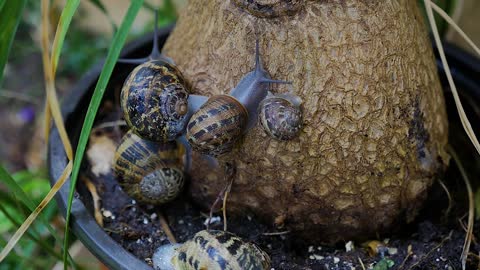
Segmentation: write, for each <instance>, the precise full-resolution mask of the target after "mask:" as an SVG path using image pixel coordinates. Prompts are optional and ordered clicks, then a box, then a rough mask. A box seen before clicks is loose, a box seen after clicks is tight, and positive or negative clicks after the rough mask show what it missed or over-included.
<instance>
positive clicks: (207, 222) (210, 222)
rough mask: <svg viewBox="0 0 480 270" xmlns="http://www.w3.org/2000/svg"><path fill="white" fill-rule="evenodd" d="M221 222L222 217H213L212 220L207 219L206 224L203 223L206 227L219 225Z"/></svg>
mask: <svg viewBox="0 0 480 270" xmlns="http://www.w3.org/2000/svg"><path fill="white" fill-rule="evenodd" d="M220 221H222V219H221V218H220V217H212V219H210V218H207V219H205V222H203V224H204V225H207V224H215V223H219V222H220Z"/></svg>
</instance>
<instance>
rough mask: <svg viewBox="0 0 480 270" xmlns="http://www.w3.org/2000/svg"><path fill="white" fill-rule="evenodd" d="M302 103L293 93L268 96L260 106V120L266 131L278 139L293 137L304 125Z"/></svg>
mask: <svg viewBox="0 0 480 270" xmlns="http://www.w3.org/2000/svg"><path fill="white" fill-rule="evenodd" d="M301 103H302V100H301V99H300V98H299V97H297V96H295V95H292V94H277V95H271V94H270V95H269V96H267V98H265V99H264V100H263V101H262V103H261V104H260V107H259V120H260V123H261V124H262V127H263V129H264V130H265V132H266V133H267V134H268V135H270V136H271V137H272V138H274V139H277V140H282V141H284V140H291V139H293V138H294V137H295V136H296V135H297V134H298V132H299V131H300V128H301V126H302V110H301V109H300V104H301Z"/></svg>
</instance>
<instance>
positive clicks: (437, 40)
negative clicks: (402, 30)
mask: <svg viewBox="0 0 480 270" xmlns="http://www.w3.org/2000/svg"><path fill="white" fill-rule="evenodd" d="M424 3H425V10H426V12H427V17H428V21H429V23H430V27H431V29H432V33H433V37H434V38H435V43H436V44H437V47H438V53H439V55H440V59H441V60H442V64H443V67H444V68H445V74H446V75H447V80H448V84H449V85H450V88H451V90H452V94H453V98H454V100H455V105H456V106H457V110H458V114H459V116H460V120H461V122H462V125H463V128H464V130H465V132H466V133H467V136H468V138H469V139H470V141H471V142H472V143H473V145H474V146H475V149H476V150H477V152H478V153H479V154H480V143H479V142H478V139H477V136H476V135H475V133H474V132H473V129H472V125H471V124H470V121H469V120H468V117H467V115H466V114H465V111H464V109H463V105H462V102H461V101H460V97H459V95H458V91H457V87H456V86H455V83H454V82H453V77H452V73H451V72H450V66H449V65H448V62H447V58H446V57H445V52H444V50H443V46H442V42H441V40H440V35H439V33H438V29H437V25H436V24H435V19H434V17H433V10H432V2H431V1H430V0H424Z"/></svg>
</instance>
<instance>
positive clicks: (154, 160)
mask: <svg viewBox="0 0 480 270" xmlns="http://www.w3.org/2000/svg"><path fill="white" fill-rule="evenodd" d="M183 156H184V149H183V147H182V146H181V145H179V144H177V142H175V141H171V142H164V143H156V142H152V141H148V140H145V139H142V138H140V137H139V136H137V135H136V134H134V133H133V132H132V131H128V132H127V133H126V134H125V135H124V136H123V138H122V140H121V142H120V145H119V146H118V148H117V151H116V152H115V156H114V160H113V165H114V173H115V175H116V176H117V178H118V182H119V184H120V186H121V187H122V189H123V190H124V191H125V192H126V193H127V194H128V195H129V196H130V197H132V198H134V199H135V200H137V201H139V202H142V203H147V204H163V203H166V202H169V201H171V200H173V199H174V198H175V197H177V195H178V194H179V193H180V192H181V191H182V188H183V185H184V182H185V177H184V173H183Z"/></svg>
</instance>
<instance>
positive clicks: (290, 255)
mask: <svg viewBox="0 0 480 270" xmlns="http://www.w3.org/2000/svg"><path fill="white" fill-rule="evenodd" d="M113 87H114V89H112V90H114V92H115V94H114V95H113V96H114V97H112V99H110V100H109V99H106V100H105V101H104V102H103V105H102V107H101V109H100V111H99V114H98V116H97V119H96V124H95V127H94V130H93V131H92V134H91V137H90V142H89V146H88V149H87V160H86V162H84V163H83V173H82V175H81V177H80V180H81V181H80V182H79V185H78V188H77V189H78V192H79V194H80V198H81V199H82V200H83V202H84V203H85V205H86V206H87V208H88V209H89V211H90V212H91V214H92V216H94V217H95V218H96V220H97V222H98V223H99V224H100V225H101V226H102V227H103V228H104V230H105V231H106V232H107V233H108V234H109V235H110V236H111V237H112V238H113V239H115V240H116V241H117V242H118V243H120V244H121V245H122V246H123V247H124V248H125V249H126V250H128V251H129V252H131V253H133V254H134V255H135V256H136V257H138V258H139V259H141V260H143V261H145V262H147V263H148V264H150V265H152V260H151V257H152V254H153V252H154V251H155V249H156V248H158V247H159V246H160V245H163V244H168V243H169V241H168V240H167V237H166V235H165V233H164V232H163V230H162V226H161V222H160V217H161V215H163V216H164V217H165V218H166V220H167V221H168V224H169V226H170V228H171V230H172V232H173V234H174V235H175V237H176V239H177V240H178V241H179V242H184V241H186V240H188V239H190V238H191V237H192V236H193V235H194V234H195V233H196V232H198V231H200V230H203V229H205V228H206V226H205V221H206V219H207V218H208V216H209V213H208V211H202V210H200V209H198V208H196V207H195V206H194V205H192V204H191V203H190V201H189V199H188V196H187V194H186V193H187V192H184V194H183V195H182V196H181V197H180V198H178V199H177V200H175V201H174V202H172V203H169V204H168V205H165V206H162V207H152V206H148V205H140V204H139V203H138V202H136V201H135V200H133V199H132V198H130V197H128V195H126V193H124V192H123V191H122V189H121V188H120V186H119V185H118V183H117V180H116V178H115V176H114V175H113V173H112V168H111V159H112V158H113V153H114V151H115V149H116V146H117V145H118V143H119V141H120V138H121V137H122V135H123V134H124V133H125V132H126V127H125V126H124V124H122V121H121V120H122V119H121V117H122V114H121V111H120V108H119V105H118V104H119V102H118V96H119V90H120V89H121V84H119V85H115V86H113ZM115 97H117V98H115ZM446 99H447V104H448V108H449V117H450V118H451V119H450V123H451V124H450V134H451V135H450V143H451V144H452V145H453V148H454V149H456V150H457V151H459V153H458V155H459V156H460V157H461V159H462V161H463V162H465V164H462V165H463V166H464V167H465V168H466V170H467V173H468V174H469V176H470V177H471V179H478V176H479V175H480V173H479V170H480V168H479V166H478V164H479V160H478V158H477V157H476V155H475V152H474V150H473V147H471V146H470V143H469V141H468V139H466V137H465V136H464V135H463V129H462V128H461V124H460V123H459V120H458V118H457V116H456V113H455V112H454V107H453V104H452V103H451V102H450V101H451V95H449V94H448V92H447V93H446ZM479 117H480V116H478V115H477V118H476V119H478V118H479ZM477 122H478V121H477ZM439 179H441V181H442V183H444V184H445V185H446V189H448V192H449V195H450V196H451V197H452V201H451V202H450V203H449V199H448V196H447V192H445V190H444V189H443V188H442V185H441V184H440V181H437V182H436V183H435V184H434V186H432V188H431V191H430V193H429V198H428V200H427V202H426V204H425V206H424V209H423V210H422V211H421V213H420V215H419V216H418V218H417V220H416V221H415V222H413V223H411V224H409V225H408V226H399V227H398V228H396V229H395V230H394V233H393V234H391V235H379V236H378V238H377V239H372V241H368V242H365V243H357V242H355V243H352V242H349V239H345V242H344V243H341V244H340V245H338V246H337V247H326V246H321V245H315V244H312V243H305V242H302V240H301V239H297V238H296V237H295V236H294V235H292V234H291V233H290V232H288V231H286V230H285V229H281V228H280V229H279V228H273V226H268V224H262V223H260V222H259V221H258V219H257V218H256V217H254V216H252V215H248V214H247V213H246V214H245V215H243V216H241V217H230V216H229V217H228V219H227V221H228V230H229V231H231V232H233V233H235V234H237V235H239V236H241V237H242V238H244V239H245V240H248V241H252V242H254V243H256V244H258V245H259V246H260V247H261V248H262V249H263V250H265V251H266V252H267V253H268V254H269V255H270V256H271V259H272V262H273V265H272V267H274V268H275V269H348V270H350V269H371V268H372V267H374V266H376V268H374V269H461V263H460V254H461V252H462V247H463V243H464V238H465V234H466V233H465V229H464V228H465V227H466V223H467V213H468V207H467V205H468V201H467V196H466V191H465V185H464V182H463V179H462V178H461V177H460V173H459V170H458V168H457V166H456V165H455V162H454V161H453V160H452V161H451V165H450V168H449V169H448V171H447V172H446V174H445V176H442V177H441V178H439ZM187 189H188V187H187ZM187 189H186V190H187ZM231 192H235V184H234V185H233V187H232V190H231ZM227 208H228V201H227ZM213 221H214V223H213V224H211V225H210V228H211V229H223V218H222V213H221V212H220V211H219V212H215V213H214V214H213ZM479 232H480V226H478V222H477V226H476V228H475V229H474V239H473V242H472V247H471V255H470V256H469V260H468V265H469V267H470V268H467V269H476V267H478V265H479V263H480V262H479V252H480V243H479V242H477V239H480V238H479V237H480V234H479ZM387 265H388V266H387Z"/></svg>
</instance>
